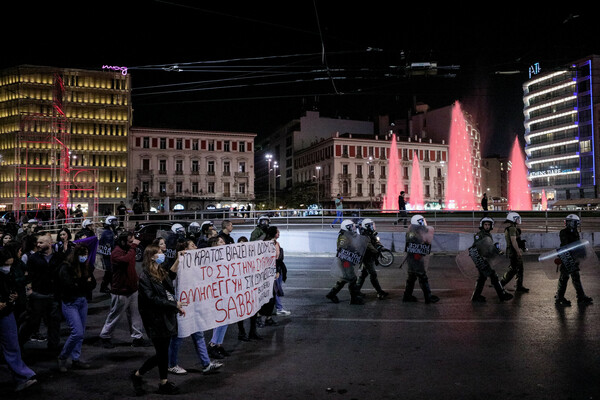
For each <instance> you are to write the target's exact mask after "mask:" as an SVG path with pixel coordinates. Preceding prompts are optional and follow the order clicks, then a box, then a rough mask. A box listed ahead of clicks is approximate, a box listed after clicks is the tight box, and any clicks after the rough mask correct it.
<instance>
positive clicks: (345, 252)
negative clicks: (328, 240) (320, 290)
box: [325, 219, 367, 305]
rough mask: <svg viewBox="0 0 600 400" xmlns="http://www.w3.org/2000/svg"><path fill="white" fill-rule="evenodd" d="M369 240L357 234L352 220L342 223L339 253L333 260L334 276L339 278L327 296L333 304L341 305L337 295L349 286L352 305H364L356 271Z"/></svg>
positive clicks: (338, 244) (338, 246) (338, 241)
mask: <svg viewBox="0 0 600 400" xmlns="http://www.w3.org/2000/svg"><path fill="white" fill-rule="evenodd" d="M366 241H367V239H366V237H364V236H361V235H359V234H358V233H356V225H355V224H354V221H352V220H351V219H346V220H344V221H342V223H341V225H340V232H339V234H338V237H337V253H336V257H335V259H334V260H333V266H332V270H333V271H332V274H333V275H334V276H335V277H336V278H338V280H337V281H336V282H335V285H334V286H333V287H332V288H331V290H330V291H329V293H327V294H326V295H325V297H327V298H328V299H329V300H331V301H332V302H333V303H336V304H337V303H339V302H340V299H339V298H338V297H337V294H338V293H339V292H340V290H342V289H343V287H344V286H345V285H346V283H347V284H348V290H349V291H350V304H357V305H363V304H364V300H363V298H362V296H361V295H360V290H359V289H358V288H357V287H356V279H357V278H356V271H355V269H356V268H358V265H360V262H361V260H362V257H363V255H364V253H365V249H366V247H367V243H366Z"/></svg>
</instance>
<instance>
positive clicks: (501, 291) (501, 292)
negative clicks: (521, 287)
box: [490, 274, 513, 301]
mask: <svg viewBox="0 0 600 400" xmlns="http://www.w3.org/2000/svg"><path fill="white" fill-rule="evenodd" d="M490 279H491V280H492V285H494V289H495V290H496V294H498V298H499V299H500V301H507V300H510V299H512V298H513V295H512V294H510V293H506V291H505V290H504V287H503V286H502V283H500V280H498V275H495V274H494V275H492V276H491V278H490Z"/></svg>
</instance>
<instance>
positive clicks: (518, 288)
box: [515, 271, 529, 293]
mask: <svg viewBox="0 0 600 400" xmlns="http://www.w3.org/2000/svg"><path fill="white" fill-rule="evenodd" d="M515 292H521V293H528V292H529V289H528V288H526V287H525V286H523V271H519V273H518V274H517V282H516V287H515Z"/></svg>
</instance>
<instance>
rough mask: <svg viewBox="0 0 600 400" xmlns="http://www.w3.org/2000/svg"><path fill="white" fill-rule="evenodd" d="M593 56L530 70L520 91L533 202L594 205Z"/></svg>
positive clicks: (599, 103)
mask: <svg viewBox="0 0 600 400" xmlns="http://www.w3.org/2000/svg"><path fill="white" fill-rule="evenodd" d="M599 62H600V59H599V58H598V56H591V57H587V58H585V59H582V60H579V61H575V62H573V63H572V64H571V65H568V66H565V67H560V68H551V69H550V68H547V69H546V70H544V66H540V65H537V64H536V65H534V66H532V67H531V68H530V79H529V80H528V81H527V82H525V84H524V85H523V103H524V110H523V113H524V116H525V120H524V121H525V122H524V124H525V141H526V146H525V152H526V155H527V160H526V165H527V168H528V170H529V176H528V178H529V180H530V182H531V191H532V196H533V200H534V202H536V200H537V201H539V200H540V199H541V195H542V190H544V191H545V195H546V197H547V199H548V205H549V206H553V207H567V206H574V207H587V206H588V205H593V204H598V203H597V198H598V188H597V180H596V179H597V176H598V162H599V159H598V154H599V153H600V152H599V147H598V146H599V143H598V142H599V140H598V139H599V132H598V123H597V121H598V117H597V115H600V114H599V112H600V109H599V107H600V98H599V93H600V86H599V85H600V83H599V82H600V73H599V68H600V67H599V66H600V64H599Z"/></svg>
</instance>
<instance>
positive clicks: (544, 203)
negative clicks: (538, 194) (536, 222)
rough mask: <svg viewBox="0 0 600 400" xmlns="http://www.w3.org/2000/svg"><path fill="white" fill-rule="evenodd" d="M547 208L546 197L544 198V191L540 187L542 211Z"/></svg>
mask: <svg viewBox="0 0 600 400" xmlns="http://www.w3.org/2000/svg"><path fill="white" fill-rule="evenodd" d="M547 209H548V198H546V191H545V190H544V189H542V211H546V210H547Z"/></svg>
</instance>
